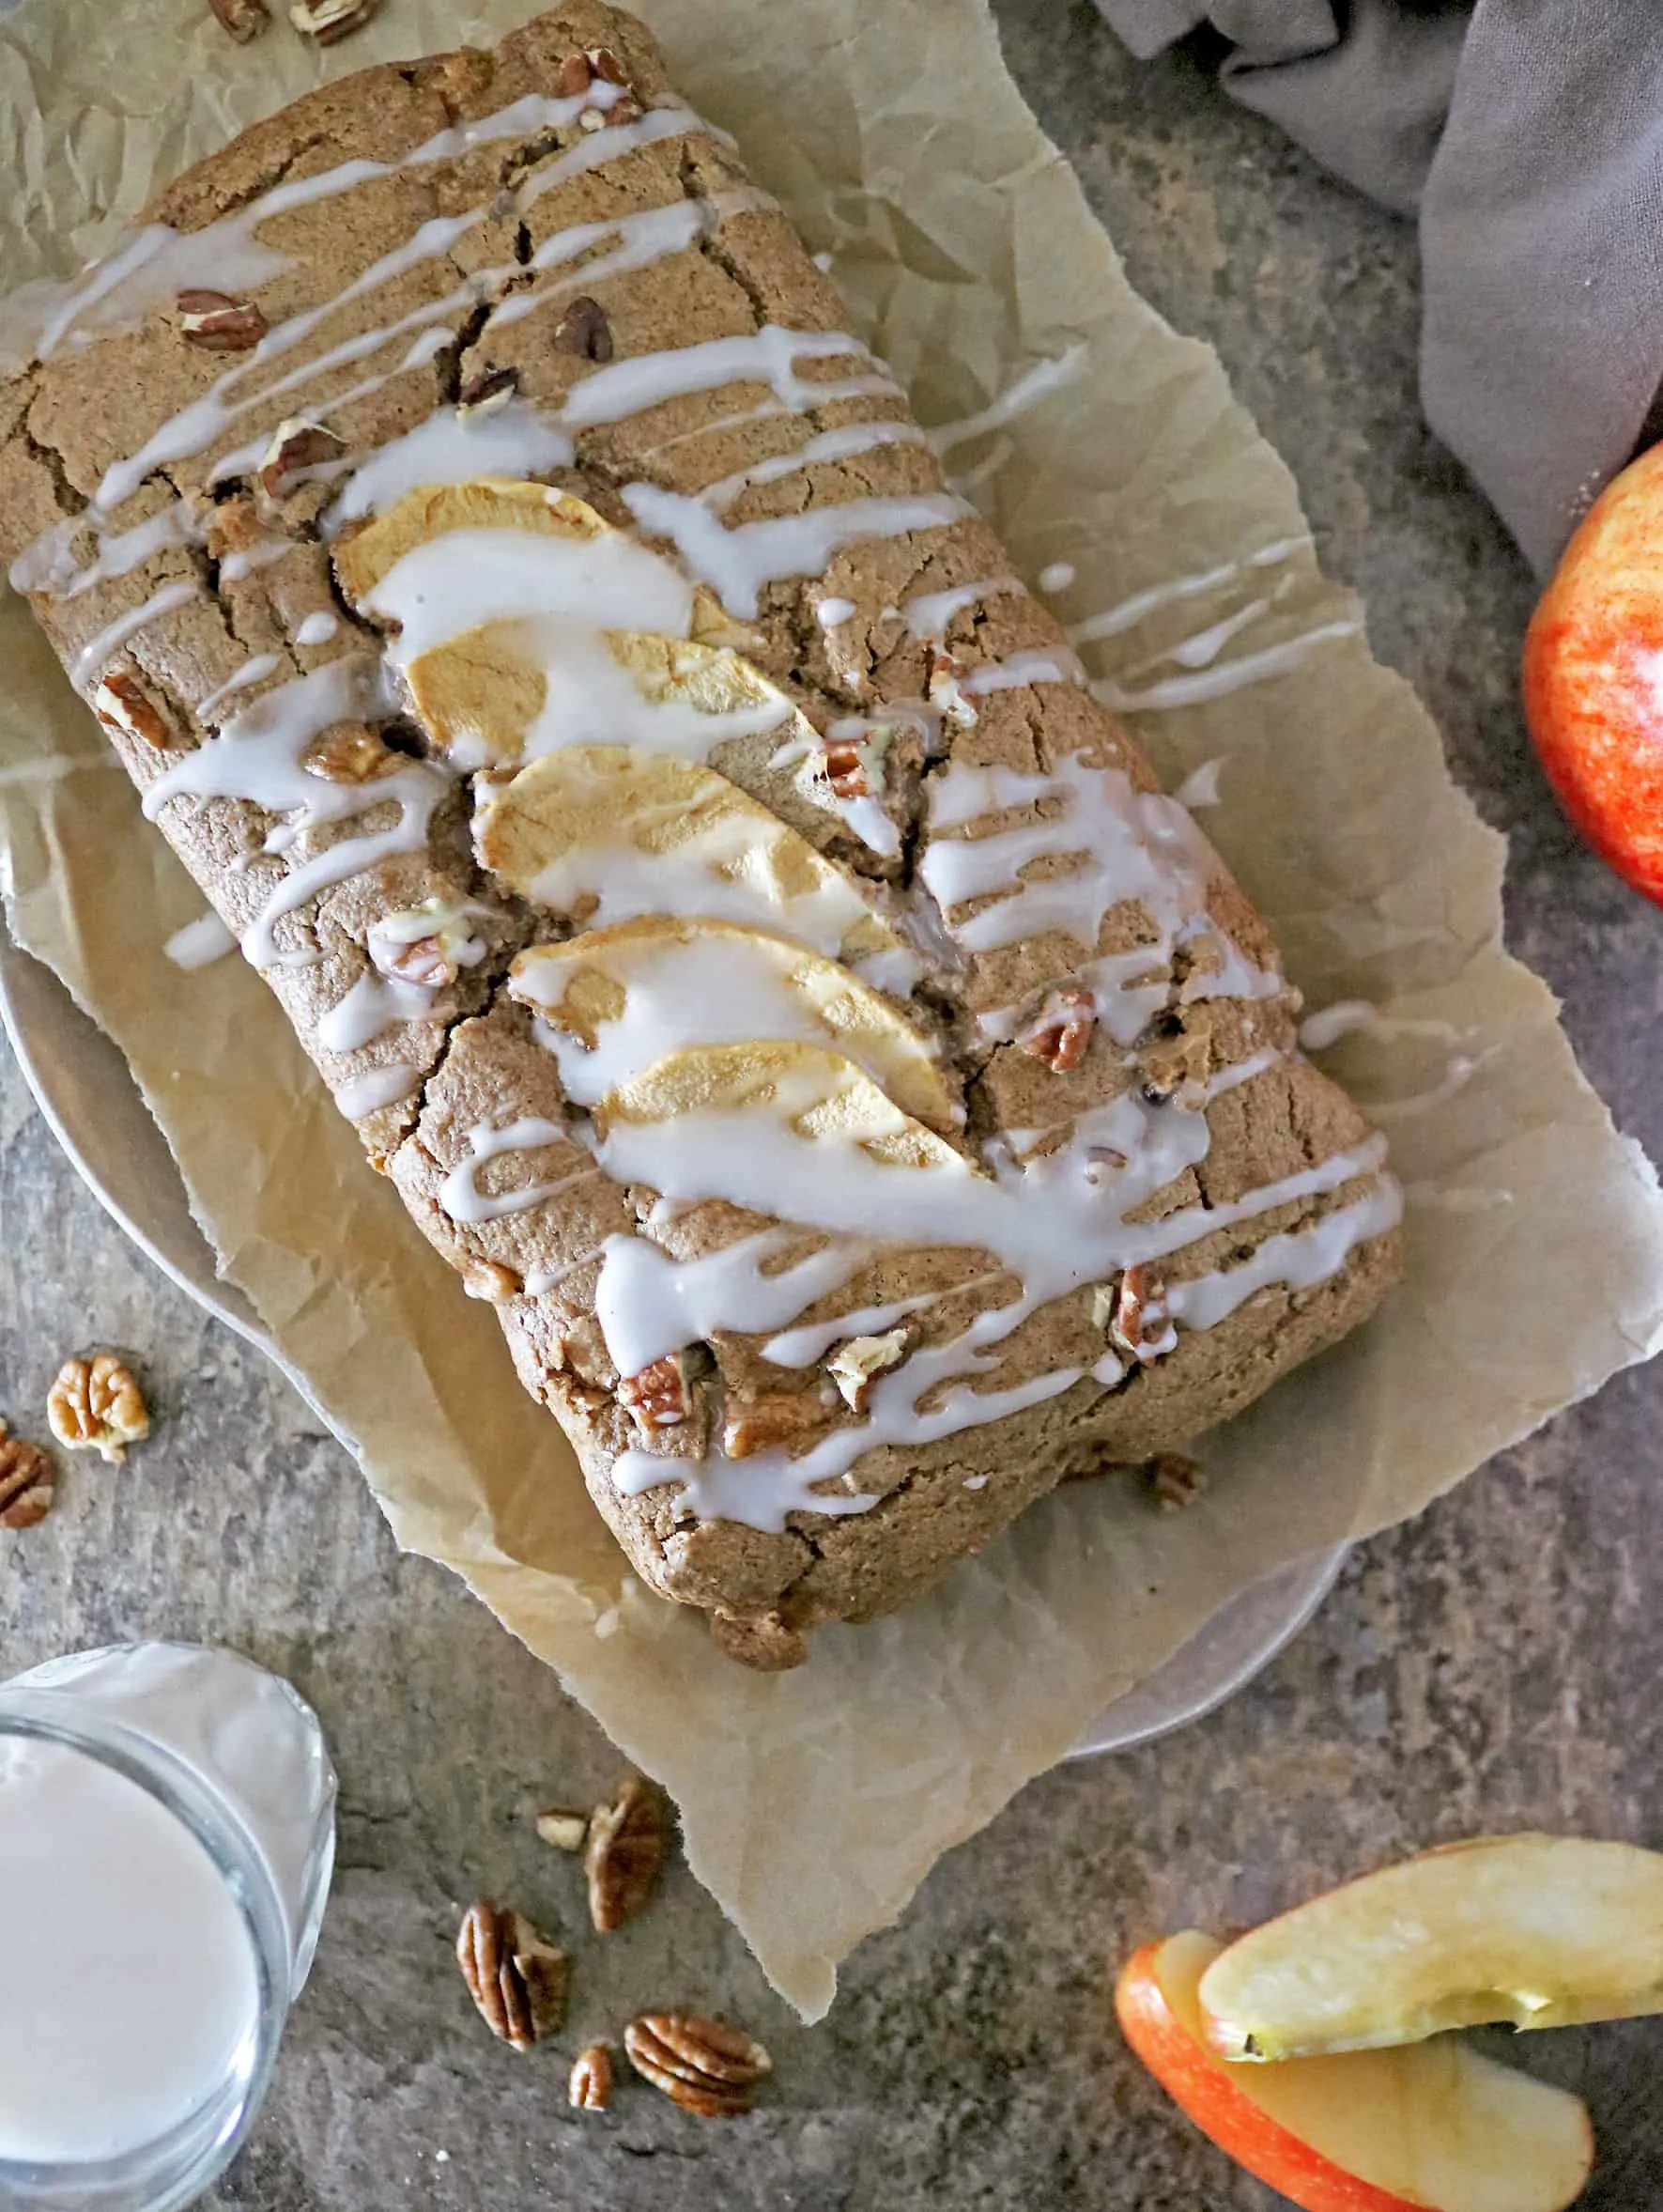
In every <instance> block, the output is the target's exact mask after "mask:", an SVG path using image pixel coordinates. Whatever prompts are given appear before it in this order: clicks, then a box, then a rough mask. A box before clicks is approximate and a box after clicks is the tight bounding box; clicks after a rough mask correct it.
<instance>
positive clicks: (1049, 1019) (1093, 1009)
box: [1016, 983, 1097, 1075]
mask: <svg viewBox="0 0 1663 2212" xmlns="http://www.w3.org/2000/svg"><path fill="white" fill-rule="evenodd" d="M1096 1027H1097V1001H1096V1000H1095V999H1094V998H1092V996H1091V993H1090V992H1089V991H1088V990H1087V989H1086V986H1085V984H1084V983H1064V984H1062V985H1061V986H1060V987H1059V988H1058V989H1056V990H1055V991H1050V992H1047V994H1046V997H1045V1003H1044V1004H1043V1005H1042V1006H1041V1007H1040V1009H1039V1013H1037V1014H1036V1015H1035V1017H1034V1019H1033V1020H1032V1021H1031V1022H1030V1023H1029V1024H1028V1026H1027V1028H1026V1029H1023V1030H1021V1031H1020V1032H1019V1034H1018V1036H1017V1040H1016V1044H1017V1049H1018V1051H1020V1052H1025V1053H1026V1054H1027V1056H1028V1058H1029V1059H1030V1060H1043V1061H1044V1063H1045V1065H1046V1066H1047V1067H1048V1068H1049V1069H1050V1070H1051V1072H1052V1074H1053V1075H1069V1074H1070V1073H1071V1072H1072V1070H1073V1069H1075V1068H1077V1067H1078V1066H1079V1065H1080V1062H1081V1061H1082V1060H1084V1059H1085V1058H1086V1047H1087V1046H1088V1045H1089V1044H1090V1043H1091V1032H1092V1030H1093V1029H1095V1028H1096Z"/></svg>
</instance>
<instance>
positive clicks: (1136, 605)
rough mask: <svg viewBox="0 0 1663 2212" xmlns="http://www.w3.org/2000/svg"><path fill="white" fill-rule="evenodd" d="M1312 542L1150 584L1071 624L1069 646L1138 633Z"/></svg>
mask: <svg viewBox="0 0 1663 2212" xmlns="http://www.w3.org/2000/svg"><path fill="white" fill-rule="evenodd" d="M1310 542H1311V541H1310V539H1309V538H1307V537H1284V538H1277V539H1275V540H1273V541H1272V542H1271V543H1270V544H1269V545H1264V546H1260V547H1258V548H1257V549H1255V551H1253V552H1251V553H1248V554H1246V555H1244V556H1243V557H1242V559H1240V560H1239V561H1225V562H1223V563H1221V564H1220V565H1218V566H1217V567H1214V568H1202V569H1198V570H1197V571H1196V572H1195V573H1194V574H1193V575H1191V576H1178V577H1174V578H1172V579H1171V580H1170V581H1168V582H1166V583H1157V584H1151V585H1149V586H1148V588H1147V590H1145V591H1141V592H1133V593H1132V596H1131V597H1130V598H1126V599H1122V600H1121V601H1120V602H1119V604H1118V605H1117V606H1114V607H1109V608H1106V609H1105V610H1104V611H1102V612H1101V614H1091V615H1087V616H1086V619H1085V621H1083V622H1076V623H1073V624H1070V628H1069V638H1070V642H1071V643H1073V644H1076V645H1087V644H1090V643H1092V642H1095V641H1096V640H1098V639H1100V638H1117V637H1119V636H1120V634H1121V633H1122V631H1125V630H1130V629H1135V628H1136V627H1137V626H1138V624H1139V623H1141V622H1143V621H1144V620H1145V619H1146V618H1147V616H1149V615H1151V614H1154V613H1157V612H1159V611H1161V610H1162V609H1163V608H1166V607H1172V606H1176V605H1178V604H1179V603H1180V602H1181V601H1183V600H1185V599H1197V598H1202V597H1204V596H1206V595H1207V594H1208V593H1209V592H1215V591H1217V590H1218V589H1219V587H1220V586H1221V585H1222V584H1226V583H1229V582H1231V581H1232V580H1233V579H1235V578H1236V577H1238V576H1240V573H1241V571H1242V569H1243V568H1273V567H1276V566H1277V565H1279V564H1280V563H1282V562H1284V561H1286V560H1288V559H1290V558H1291V556H1292V555H1293V554H1294V553H1296V552H1298V551H1299V549H1301V547H1302V546H1307V545H1309V544H1310Z"/></svg>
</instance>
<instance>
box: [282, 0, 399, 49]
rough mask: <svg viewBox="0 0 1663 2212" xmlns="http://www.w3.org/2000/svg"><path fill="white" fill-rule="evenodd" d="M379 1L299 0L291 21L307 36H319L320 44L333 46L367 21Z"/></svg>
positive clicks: (294, 7) (317, 39) (312, 37)
mask: <svg viewBox="0 0 1663 2212" xmlns="http://www.w3.org/2000/svg"><path fill="white" fill-rule="evenodd" d="M376 8H377V0H295V5H294V6H293V7H292V8H290V9H289V11H288V20H289V22H290V23H293V24H294V26H295V28H296V30H297V31H300V32H301V33H303V34H304V36H305V37H306V38H308V39H316V41H317V43H318V45H319V46H332V45H333V44H334V42H335V40H336V39H345V38H346V35H347V34H348V32H350V31H356V30H357V29H358V28H359V27H360V25H361V24H363V23H368V22H369V20H370V18H371V16H372V15H374V14H375V12H376Z"/></svg>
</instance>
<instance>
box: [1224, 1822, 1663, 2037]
mask: <svg viewBox="0 0 1663 2212" xmlns="http://www.w3.org/2000/svg"><path fill="white" fill-rule="evenodd" d="M1201 2003H1202V2006H1203V2009H1204V2010H1205V2012H1206V2014H1207V2035H1208V2040H1209V2043H1210V2044H1211V2046H1212V2048H1213V2050H1216V2051H1218V2052H1219V2054H1220V2055H1221V2056H1222V2057H1224V2058H1258V2059H1279V2058H1290V2057H1294V2056H1296V2055H1299V2054H1302V2053H1306V2052H1311V2051H1328V2050H1364V2049H1369V2048H1372V2047H1374V2046H1377V2045H1380V2044H1388V2043H1412V2042H1414V2041H1416V2040H1417V2039H1418V2038H1419V2037H1421V2036H1423V2035H1433V2034H1438V2033H1439V2032H1440V2030H1442V2029H1445V2028H1459V2027H1471V2026H1476V2025H1477V2024H1478V2023H1479V2022H1481V2021H1485V2020H1510V2021H1511V2022H1512V2023H1513V2025H1514V2026H1515V2027H1517V2028H1561V2027H1566V2026H1571V2025H1574V2024H1576V2023H1578V2022H1579V2021H1585V2020H1609V2019H1627V2018H1628V2017H1629V2016H1630V2015H1632V2014H1636V2013H1647V2012H1663V1856H1660V1855H1659V1854H1658V1853H1656V1852H1655V1851H1642V1850H1640V1849H1638V1848H1636V1847H1635V1846H1633V1845H1632V1844H1619V1843H1587V1842H1582V1841H1579V1840H1578V1839H1577V1838H1575V1837H1571V1836H1554V1835H1512V1836H1497V1837H1486V1838H1483V1839H1481V1840H1479V1841H1477V1842H1474V1843H1467V1844H1455V1845H1452V1846H1450V1847H1449V1848H1446V1849H1443V1850H1437V1851H1427V1852H1424V1853H1423V1854H1422V1856H1421V1857H1419V1858H1415V1859H1408V1860H1405V1862H1404V1863H1403V1864H1402V1865H1400V1866H1388V1867H1386V1868H1384V1869H1383V1870H1382V1871H1381V1872H1380V1873H1378V1874H1369V1875H1364V1876H1363V1878H1362V1879H1361V1880H1358V1881H1351V1882H1347V1883H1346V1884H1345V1886H1344V1887H1343V1888H1341V1889H1337V1890H1331V1891H1329V1893H1328V1894H1327V1895H1326V1896H1321V1897H1317V1898H1314V1899H1313V1900H1312V1902H1311V1903H1310V1904H1308V1905H1301V1906H1300V1907H1298V1909H1297V1910H1294V1911H1292V1912H1286V1913H1284V1914H1283V1915H1282V1917H1281V1918H1280V1919H1279V1920H1272V1921H1270V1922H1269V1923H1267V1925H1266V1926H1263V1927H1258V1928H1255V1929H1254V1931H1253V1932H1252V1934H1251V1935H1246V1936H1243V1937H1242V1938H1241V1940H1240V1941H1239V1942H1236V1943H1232V1944H1231V1945H1230V1947H1229V1949H1228V1950H1227V1951H1226V1952H1225V1953H1224V1956H1223V1957H1221V1958H1220V1959H1219V1961H1218V1962H1217V1964H1216V1965H1215V1966H1212V1967H1210V1968H1209V1971H1208V1974H1207V1978H1206V1980H1205V1982H1204V1983H1203V1984H1202V1988H1201Z"/></svg>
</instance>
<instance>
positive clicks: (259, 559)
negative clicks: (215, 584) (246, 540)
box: [220, 536, 295, 583]
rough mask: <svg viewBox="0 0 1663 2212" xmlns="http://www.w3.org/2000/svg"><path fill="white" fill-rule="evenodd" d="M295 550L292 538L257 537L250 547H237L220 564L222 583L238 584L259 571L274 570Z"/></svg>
mask: <svg viewBox="0 0 1663 2212" xmlns="http://www.w3.org/2000/svg"><path fill="white" fill-rule="evenodd" d="M294 550H295V541H294V539H293V538H292V537H275V536H273V537H257V538H255V539H254V542H253V544H252V545H246V546H238V547H236V548H235V549H233V550H232V551H231V552H229V553H227V554H226V555H225V557H224V559H223V561H222V562H221V563H220V581H221V582H222V583H240V582H241V581H242V580H243V578H244V577H245V576H253V575H254V574H255V573H256V572H257V571H258V570H259V569H262V568H274V567H275V566H276V565H277V564H278V562H279V561H285V560H287V558H288V556H289V555H290V553H292V552H293V551H294Z"/></svg>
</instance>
